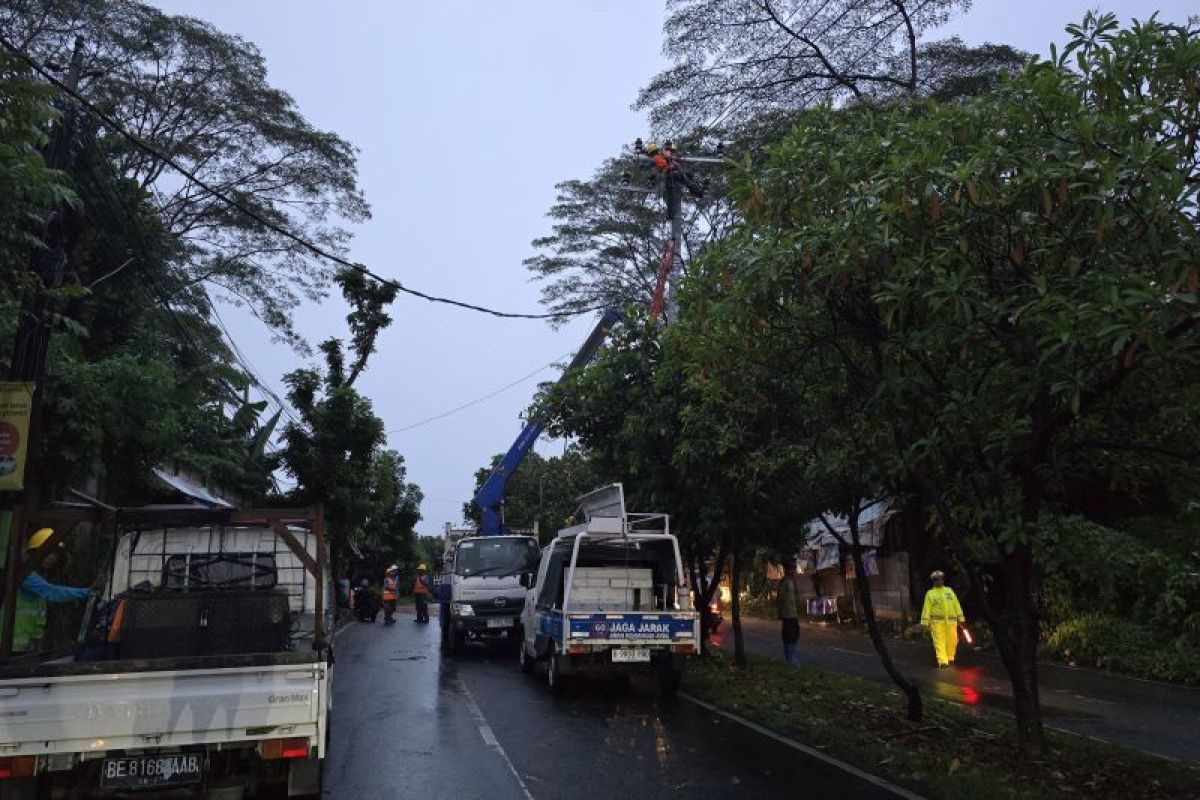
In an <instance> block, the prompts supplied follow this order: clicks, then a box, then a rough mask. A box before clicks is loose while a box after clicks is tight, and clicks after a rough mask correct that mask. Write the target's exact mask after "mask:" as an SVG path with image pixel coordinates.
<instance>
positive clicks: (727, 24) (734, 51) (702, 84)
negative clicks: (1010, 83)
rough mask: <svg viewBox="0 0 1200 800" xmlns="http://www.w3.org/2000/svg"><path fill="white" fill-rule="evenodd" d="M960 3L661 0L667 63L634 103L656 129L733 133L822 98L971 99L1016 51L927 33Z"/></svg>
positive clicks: (1008, 65) (1011, 65)
mask: <svg viewBox="0 0 1200 800" xmlns="http://www.w3.org/2000/svg"><path fill="white" fill-rule="evenodd" d="M969 5H970V2H969V0H922V1H921V2H914V1H913V0H836V2H830V0H671V2H669V3H668V6H667V7H668V12H669V13H668V17H667V21H666V24H665V26H664V30H665V32H666V42H665V44H664V45H663V52H664V54H665V55H666V56H667V58H669V59H671V60H672V61H673V62H674V63H673V64H672V66H670V67H668V68H667V69H665V70H664V71H663V72H661V73H659V74H658V75H657V76H655V77H654V79H653V80H651V81H650V83H649V84H648V85H647V86H646V87H645V88H644V89H642V91H641V93H640V94H639V96H638V100H637V102H636V103H635V104H634V108H636V109H638V110H648V111H649V112H650V120H651V123H652V124H653V125H654V127H655V129H656V130H660V131H664V132H667V133H675V134H678V133H680V132H690V131H696V130H698V129H702V128H703V129H712V128H715V127H717V126H725V127H732V128H734V129H736V128H738V127H739V126H741V125H742V124H744V123H746V122H748V121H750V120H753V119H754V118H756V117H759V116H762V115H764V114H767V115H770V114H775V113H779V112H786V113H791V112H795V111H799V110H802V109H804V108H808V107H810V106H812V105H814V104H816V103H819V102H822V101H825V102H832V103H835V104H837V103H841V102H843V101H846V100H861V99H880V98H889V97H895V96H898V95H906V96H916V95H932V96H943V97H955V96H963V95H967V94H975V93H978V92H979V91H980V90H982V89H985V88H987V87H990V86H993V85H995V82H996V78H997V76H998V74H1000V73H1002V72H1015V71H1017V70H1019V69H1020V68H1021V67H1022V66H1023V64H1024V62H1025V61H1026V58H1027V57H1026V56H1025V54H1023V53H1021V52H1019V51H1017V50H1014V49H1013V48H1011V47H1007V46H1003V45H991V44H988V45H984V46H982V47H978V48H971V47H967V46H966V45H964V44H963V43H962V42H961V41H960V40H958V39H947V40H943V41H937V42H930V41H927V40H926V38H925V37H926V36H927V35H928V34H929V33H930V32H931V31H934V30H936V29H937V28H938V27H940V26H942V25H944V24H945V23H946V22H947V21H948V20H949V19H950V18H951V17H952V16H954V15H955V14H957V13H960V12H962V11H965V10H966V9H967V7H968V6H969Z"/></svg>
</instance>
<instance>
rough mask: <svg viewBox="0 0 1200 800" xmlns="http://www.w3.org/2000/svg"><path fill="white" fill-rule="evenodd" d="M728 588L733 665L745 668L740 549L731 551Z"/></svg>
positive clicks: (736, 548)
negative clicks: (731, 598)
mask: <svg viewBox="0 0 1200 800" xmlns="http://www.w3.org/2000/svg"><path fill="white" fill-rule="evenodd" d="M729 588H730V590H731V594H732V595H733V602H732V607H731V609H730V615H731V616H732V617H733V663H735V664H737V665H738V666H739V667H742V668H743V669H744V668H745V667H746V641H745V639H743V638H742V601H741V590H742V554H741V548H740V547H735V548H734V549H733V567H732V569H731V571H730V575H729Z"/></svg>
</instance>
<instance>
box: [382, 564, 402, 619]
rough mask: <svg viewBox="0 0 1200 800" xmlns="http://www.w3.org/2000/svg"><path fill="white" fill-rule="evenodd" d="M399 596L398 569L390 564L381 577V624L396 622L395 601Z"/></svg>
mask: <svg viewBox="0 0 1200 800" xmlns="http://www.w3.org/2000/svg"><path fill="white" fill-rule="evenodd" d="M399 596H400V568H399V567H398V566H396V565H395V564H392V565H391V566H390V567H388V568H387V573H386V574H385V575H384V576H383V624H384V625H392V624H394V623H395V622H396V600H397V599H398V598H399Z"/></svg>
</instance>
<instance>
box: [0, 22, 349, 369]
mask: <svg viewBox="0 0 1200 800" xmlns="http://www.w3.org/2000/svg"><path fill="white" fill-rule="evenodd" d="M0 32H2V33H3V35H4V36H5V38H7V39H8V40H9V41H10V42H13V43H14V44H16V45H17V46H19V47H21V48H22V49H24V50H25V51H27V52H29V53H31V54H32V55H33V56H34V57H35V58H36V59H38V60H39V61H41V62H43V63H46V64H48V65H50V66H55V65H57V66H61V65H65V64H66V63H67V62H68V61H69V60H70V55H71V51H72V48H73V45H74V40H75V37H76V36H80V37H82V38H83V42H84V54H85V58H84V65H83V70H84V71H83V76H84V77H83V79H82V81H81V83H80V92H81V94H83V95H84V96H85V97H86V98H87V99H89V100H90V101H91V102H93V103H95V104H96V105H98V106H100V107H101V108H103V109H104V110H105V111H107V112H108V113H110V114H111V115H112V116H114V117H115V118H116V119H117V120H118V121H119V122H120V123H121V124H122V125H124V126H125V127H126V128H127V129H128V130H130V131H131V132H133V133H134V134H136V135H138V136H139V137H141V138H142V139H143V140H145V141H146V142H148V143H149V144H151V145H152V146H153V147H154V148H156V149H157V150H159V151H160V152H162V153H165V154H167V155H169V156H171V157H172V158H174V159H175V160H177V161H178V162H180V163H182V164H183V165H184V166H185V167H186V168H187V169H189V170H191V171H192V172H194V173H195V174H196V175H197V176H199V177H200V178H202V179H203V180H205V181H206V182H207V183H209V184H210V185H214V186H216V187H218V188H220V189H221V190H222V191H224V192H225V193H227V194H229V195H232V196H233V197H235V198H236V199H237V200H238V201H239V202H240V203H242V204H243V205H244V206H247V207H248V208H250V209H252V210H253V211H254V212H255V213H257V214H258V215H259V216H261V217H263V218H265V219H267V220H270V221H272V222H274V223H277V224H278V225H281V226H283V227H284V228H286V229H288V230H290V231H292V232H294V233H296V234H299V235H301V236H303V237H305V238H307V239H309V240H311V241H314V242H316V243H318V244H321V245H323V246H326V247H328V248H330V249H332V250H335V251H336V250H339V249H340V248H341V247H342V246H343V245H344V244H345V242H346V239H347V236H348V234H347V232H346V230H345V229H344V228H343V227H342V225H343V223H345V222H355V221H359V220H362V219H364V218H366V217H367V216H368V208H367V204H366V202H365V201H364V200H363V198H362V195H361V193H360V192H359V190H358V187H357V173H356V155H355V151H354V149H353V147H351V145H349V144H348V143H347V142H346V141H344V140H343V139H341V138H340V137H338V136H337V135H336V134H333V133H329V132H326V131H322V130H319V129H317V128H314V127H313V126H312V125H311V124H310V123H309V122H308V121H307V120H306V119H305V118H304V117H303V115H302V114H301V113H300V111H299V110H298V109H297V108H296V104H295V101H294V100H293V99H292V98H291V96H289V95H288V94H287V93H286V92H283V91H281V90H279V89H277V88H275V87H274V86H272V85H271V84H270V82H269V81H268V80H267V70H266V65H265V64H264V62H263V58H262V56H261V54H260V53H259V51H258V49H257V48H256V47H255V46H254V45H253V44H251V43H249V42H247V41H245V40H244V39H241V38H239V37H237V36H232V35H229V34H225V33H222V32H221V31H219V30H217V29H216V28H214V27H213V26H211V25H209V24H208V23H205V22H202V21H200V20H197V19H192V18H188V17H177V16H169V15H166V14H163V13H162V12H160V11H158V10H157V9H155V8H152V7H151V6H149V5H146V4H143V3H139V2H134V1H133V0H112V1H109V2H99V0H14V1H13V2H9V3H5V4H4V6H3V8H2V9H0ZM98 136H99V141H100V146H101V147H102V148H103V149H104V150H105V151H106V153H107V154H108V157H109V158H110V159H111V161H112V162H113V164H114V165H115V168H116V170H117V174H118V175H119V176H120V177H122V178H126V179H129V180H132V181H134V182H136V183H137V184H138V185H139V186H141V187H142V188H143V189H146V190H147V191H148V192H149V193H150V196H151V198H152V201H153V204H154V207H155V209H156V210H157V212H158V214H159V215H160V217H161V219H162V222H163V225H164V227H165V228H166V230H167V231H169V232H170V233H172V234H174V235H175V236H177V237H179V238H180V240H181V241H182V242H183V243H184V245H185V246H184V247H183V248H182V249H181V250H180V252H179V253H178V257H177V259H176V268H177V270H178V271H179V273H180V275H181V277H182V278H183V279H184V280H186V281H188V282H192V283H202V284H204V285H206V286H209V287H212V288H213V289H214V290H216V291H217V293H218V294H220V295H222V296H223V297H225V298H226V299H229V300H231V301H233V302H235V303H240V304H244V305H246V306H247V307H249V308H250V309H251V310H253V311H254V312H255V313H256V314H258V315H259V316H260V317H261V318H262V319H263V321H264V322H266V323H267V325H268V326H270V327H271V329H272V330H273V331H275V333H276V334H277V335H279V336H281V337H283V338H285V339H287V340H289V341H291V342H292V343H293V344H295V345H298V346H299V345H302V342H301V341H300V340H299V338H298V337H297V336H296V335H295V333H294V332H293V330H292V326H291V319H290V313H291V310H292V309H293V308H294V307H295V306H296V304H297V303H298V302H299V301H300V300H301V299H302V298H304V297H309V298H314V299H315V298H317V297H319V296H321V294H322V293H323V289H324V287H325V286H326V285H327V282H328V279H329V276H330V273H329V270H328V269H327V268H326V267H324V266H323V265H321V264H320V263H319V262H318V261H316V260H315V259H314V257H313V256H312V254H311V253H308V252H306V251H305V250H303V249H302V248H300V247H299V246H298V245H297V244H296V243H295V242H292V241H290V240H288V239H286V238H284V237H282V236H279V235H278V234H276V233H273V232H272V231H270V230H267V229H266V228H264V227H262V226H261V225H259V224H258V223H257V222H254V221H253V220H251V219H249V218H248V217H246V216H245V215H243V214H241V213H240V212H238V211H235V210H233V209H230V208H229V207H228V206H226V205H225V204H224V203H222V202H221V201H219V200H217V199H215V198H213V197H212V196H210V195H208V194H207V193H205V192H204V191H203V190H201V189H199V188H198V187H196V186H195V185H193V184H192V183H190V182H188V181H186V180H184V179H182V178H181V177H180V176H178V175H175V174H172V173H171V172H169V171H168V170H167V168H166V167H165V165H164V164H163V162H162V161H161V160H159V159H157V158H155V157H154V156H152V155H150V154H148V153H146V152H143V151H142V150H140V149H138V148H136V147H134V146H133V145H132V144H130V143H129V142H128V141H126V140H125V139H123V138H121V137H120V136H117V135H115V134H113V133H111V132H110V131H108V130H106V129H103V128H102V129H100V130H99V132H98Z"/></svg>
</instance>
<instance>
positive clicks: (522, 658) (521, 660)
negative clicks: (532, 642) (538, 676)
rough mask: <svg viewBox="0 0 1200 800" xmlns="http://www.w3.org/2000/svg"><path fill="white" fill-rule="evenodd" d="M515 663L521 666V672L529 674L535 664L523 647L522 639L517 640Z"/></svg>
mask: <svg viewBox="0 0 1200 800" xmlns="http://www.w3.org/2000/svg"><path fill="white" fill-rule="evenodd" d="M517 664H519V665H520V667H521V672H523V673H525V674H526V675H529V674H530V673H532V672H533V668H534V667H535V666H537V662H536V661H534V660H533V656H531V655H529V652H528V651H527V650H526V649H525V642H524V641H523V640H518V641H517Z"/></svg>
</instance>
